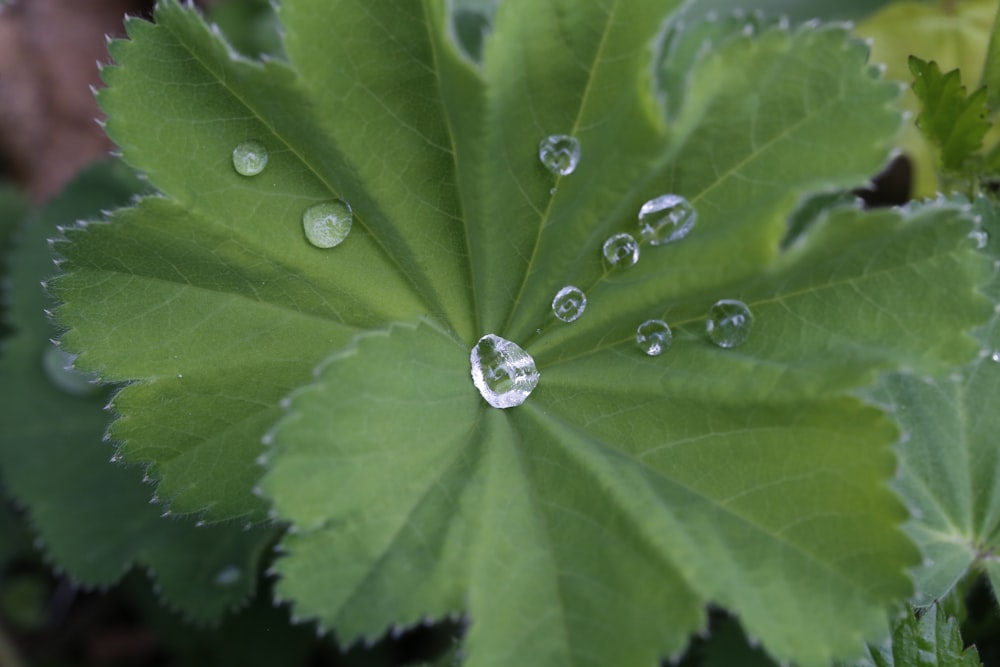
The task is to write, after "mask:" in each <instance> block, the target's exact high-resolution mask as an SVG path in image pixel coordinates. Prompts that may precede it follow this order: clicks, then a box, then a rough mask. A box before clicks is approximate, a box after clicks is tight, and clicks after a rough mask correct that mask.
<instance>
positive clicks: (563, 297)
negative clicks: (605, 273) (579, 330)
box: [552, 285, 587, 322]
mask: <svg viewBox="0 0 1000 667" xmlns="http://www.w3.org/2000/svg"><path fill="white" fill-rule="evenodd" d="M586 308H587V295H586V294H584V293H583V290H581V289H580V288H578V287H573V286H572V285H567V286H566V287H563V288H562V289H561V290H559V291H558V292H556V296H555V298H554V299H552V313H553V314H554V315H555V316H556V317H558V318H559V319H560V320H562V321H563V322H573V321H575V320H577V319H579V317H580V316H581V315H583V311H584V310H585V309H586Z"/></svg>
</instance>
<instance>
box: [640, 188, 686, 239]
mask: <svg viewBox="0 0 1000 667" xmlns="http://www.w3.org/2000/svg"><path fill="white" fill-rule="evenodd" d="M697 220H698V212H697V211H695V210H694V207H693V206H691V204H690V203H689V202H688V200H687V199H684V197H681V196H680V195H662V196H660V197H657V198H656V199H650V200H649V201H648V202H646V203H645V204H643V205H642V208H640V209H639V231H640V232H641V233H642V237H643V238H644V239H646V240H647V241H649V242H650V244H652V245H664V244H667V243H672V242H674V241H680V240H681V239H682V238H684V237H685V236H687V235H688V232H690V231H691V228H692V227H694V223H695V221H697Z"/></svg>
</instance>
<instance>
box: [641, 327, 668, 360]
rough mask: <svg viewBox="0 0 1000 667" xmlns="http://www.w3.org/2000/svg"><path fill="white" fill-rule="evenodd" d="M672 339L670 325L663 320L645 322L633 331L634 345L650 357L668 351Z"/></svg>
mask: <svg viewBox="0 0 1000 667" xmlns="http://www.w3.org/2000/svg"><path fill="white" fill-rule="evenodd" d="M673 339H674V334H673V332H671V331H670V325H669V324H667V323H666V322H664V321H663V320H646V321H645V322H643V323H642V324H640V325H639V328H638V329H636V330H635V342H636V344H637V345H638V346H639V349H640V350H642V351H643V352H645V353H646V354H648V355H649V356H651V357H655V356H656V355H658V354H663V353H664V352H666V351H667V350H669V349H670V344H671V343H672V342H673Z"/></svg>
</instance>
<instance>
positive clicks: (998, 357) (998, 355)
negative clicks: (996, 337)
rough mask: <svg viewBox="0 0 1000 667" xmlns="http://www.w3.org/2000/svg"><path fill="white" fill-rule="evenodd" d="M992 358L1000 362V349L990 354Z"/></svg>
mask: <svg viewBox="0 0 1000 667" xmlns="http://www.w3.org/2000/svg"><path fill="white" fill-rule="evenodd" d="M990 359H992V360H993V361H995V362H997V363H998V364H1000V351H997V352H994V353H993V354H991V355H990Z"/></svg>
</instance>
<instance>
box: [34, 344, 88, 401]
mask: <svg viewBox="0 0 1000 667" xmlns="http://www.w3.org/2000/svg"><path fill="white" fill-rule="evenodd" d="M75 359H76V357H75V355H72V354H69V353H68V352H66V351H65V350H63V349H62V348H59V347H56V346H55V345H49V346H48V347H47V348H46V350H45V352H44V353H43V354H42V367H43V368H44V369H45V375H47V376H48V378H49V381H50V382H51V383H52V384H54V385H55V386H56V388H58V389H59V390H61V391H64V392H66V393H67V394H72V395H73V396H93V395H94V394H96V393H98V392H99V391H100V390H101V385H100V384H98V382H97V375H96V374H92V373H84V372H82V371H79V370H77V369H75V368H73V361H74V360H75Z"/></svg>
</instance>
